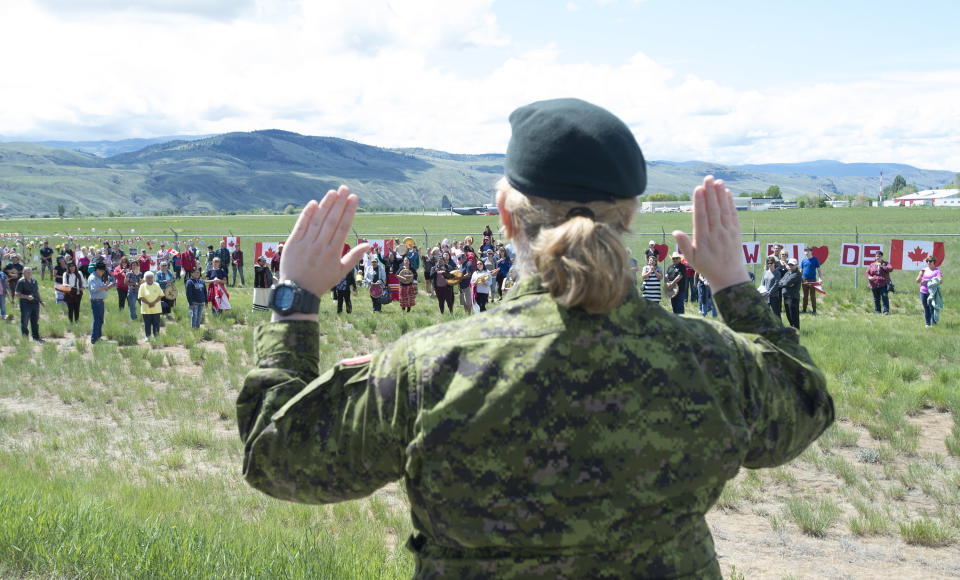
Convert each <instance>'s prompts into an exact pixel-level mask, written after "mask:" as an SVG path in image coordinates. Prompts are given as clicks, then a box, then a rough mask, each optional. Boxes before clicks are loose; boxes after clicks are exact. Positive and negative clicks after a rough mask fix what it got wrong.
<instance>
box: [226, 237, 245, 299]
mask: <svg viewBox="0 0 960 580" xmlns="http://www.w3.org/2000/svg"><path fill="white" fill-rule="evenodd" d="M230 268H231V270H232V271H233V284H231V286H236V285H237V273H239V274H240V287H241V288H243V287H244V285H245V284H246V283H247V281H246V280H244V278H243V250H241V249H240V244H237V249H236V250H234V251H233V253H232V254H230Z"/></svg>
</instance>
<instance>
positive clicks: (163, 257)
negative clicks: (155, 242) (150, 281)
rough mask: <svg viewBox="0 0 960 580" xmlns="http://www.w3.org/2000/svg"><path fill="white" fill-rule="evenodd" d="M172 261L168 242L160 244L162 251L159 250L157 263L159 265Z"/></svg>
mask: <svg viewBox="0 0 960 580" xmlns="http://www.w3.org/2000/svg"><path fill="white" fill-rule="evenodd" d="M169 261H170V250H168V249H167V244H166V242H160V249H159V250H157V257H156V261H155V263H156V264H157V265H158V267H159V265H160V264H162V263H164V262H169Z"/></svg>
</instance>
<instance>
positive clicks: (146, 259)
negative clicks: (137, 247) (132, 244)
mask: <svg viewBox="0 0 960 580" xmlns="http://www.w3.org/2000/svg"><path fill="white" fill-rule="evenodd" d="M137 262H139V263H140V272H142V273H146V272H149V271H150V270H151V268H150V264H151V263H152V262H153V260H152V259H151V258H150V256H148V255H147V251H146V250H141V253H140V257H139V258H137Z"/></svg>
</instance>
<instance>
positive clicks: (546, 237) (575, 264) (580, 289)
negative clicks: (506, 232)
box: [497, 180, 636, 313]
mask: <svg viewBox="0 0 960 580" xmlns="http://www.w3.org/2000/svg"><path fill="white" fill-rule="evenodd" d="M497 189H498V190H499V195H501V196H502V201H503V204H504V209H506V210H507V212H508V213H509V217H510V225H511V228H512V230H513V232H514V240H513V241H514V245H515V246H516V250H517V260H516V263H515V265H514V267H516V268H518V269H519V273H520V275H521V276H522V275H525V274H531V273H534V272H537V273H539V274H540V278H541V282H542V283H543V286H544V288H546V289H547V290H548V291H549V292H550V295H551V296H552V297H553V298H554V300H556V301H557V303H558V304H560V305H562V306H565V307H568V308H582V309H583V310H586V311H587V312H592V313H602V312H609V311H611V310H613V309H614V308H616V307H617V306H619V305H620V304H622V303H623V300H624V298H625V297H626V294H627V292H628V290H629V288H630V285H631V284H632V280H633V278H632V275H631V273H630V270H629V256H628V254H627V249H626V247H625V246H624V245H623V240H622V236H623V234H624V233H626V232H627V229H628V226H629V223H630V218H631V217H632V215H633V212H634V211H635V210H636V200H635V199H633V198H629V199H622V200H617V201H609V202H608V201H599V202H589V203H583V202H569V201H556V200H550V199H545V198H541V197H531V196H526V195H523V194H522V193H521V192H519V191H517V190H515V189H513V188H512V187H511V186H510V185H509V184H508V183H507V182H506V180H501V181H500V183H498V184H497Z"/></svg>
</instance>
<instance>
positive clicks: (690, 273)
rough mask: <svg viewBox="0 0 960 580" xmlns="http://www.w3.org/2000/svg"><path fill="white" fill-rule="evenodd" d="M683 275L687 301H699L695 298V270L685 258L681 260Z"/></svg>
mask: <svg viewBox="0 0 960 580" xmlns="http://www.w3.org/2000/svg"><path fill="white" fill-rule="evenodd" d="M683 267H684V275H685V276H686V277H687V298H686V300H687V302H699V299H698V298H697V285H696V277H697V271H696V270H694V269H693V266H691V265H690V262H688V261H687V260H686V259H684V260H683Z"/></svg>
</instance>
